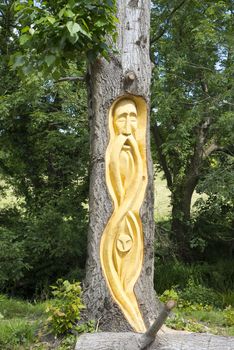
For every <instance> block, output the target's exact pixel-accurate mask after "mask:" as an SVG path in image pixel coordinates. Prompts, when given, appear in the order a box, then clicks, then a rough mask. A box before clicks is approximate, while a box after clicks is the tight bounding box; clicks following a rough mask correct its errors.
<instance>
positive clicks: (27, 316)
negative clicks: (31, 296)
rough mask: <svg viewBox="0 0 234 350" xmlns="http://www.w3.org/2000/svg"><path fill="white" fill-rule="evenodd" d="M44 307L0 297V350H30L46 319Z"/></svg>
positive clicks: (38, 304)
mask: <svg viewBox="0 0 234 350" xmlns="http://www.w3.org/2000/svg"><path fill="white" fill-rule="evenodd" d="M46 305H47V303H35V304H34V303H29V302H27V301H22V300H16V299H12V298H7V297H6V296H4V295H0V349H4V350H21V349H30V346H31V345H32V344H33V343H35V342H36V341H37V332H38V330H39V328H40V326H41V324H42V323H43V321H44V320H45V318H46V314H45V309H46Z"/></svg>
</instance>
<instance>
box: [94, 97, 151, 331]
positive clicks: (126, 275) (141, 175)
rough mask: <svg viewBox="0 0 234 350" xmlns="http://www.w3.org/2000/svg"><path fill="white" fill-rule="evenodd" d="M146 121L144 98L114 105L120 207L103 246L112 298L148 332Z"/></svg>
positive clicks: (112, 181) (110, 163)
mask: <svg viewBox="0 0 234 350" xmlns="http://www.w3.org/2000/svg"><path fill="white" fill-rule="evenodd" d="M146 124H147V105H146V102H145V101H144V99H142V98H141V97H137V96H132V95H127V96H124V97H121V98H120V99H118V100H117V101H115V102H114V103H113V105H112V107H111V108H110V111H109V131H110V141H109V145H108V147H107V151H106V158H105V161H106V183H107V187H108V190H109V193H110V195H111V198H112V200H113V203H114V210H113V213H112V215H111V217H110V219H109V221H108V223H107V225H106V227H105V230H104V232H103V235H102V239H101V245H100V257H101V265H102V269H103V274H104V276H105V279H106V282H107V285H108V287H109V289H110V292H111V294H112V297H113V298H114V300H115V301H116V303H117V304H118V305H119V307H120V308H121V310H122V312H123V314H124V316H125V318H126V319H127V320H128V322H129V323H130V324H131V326H132V327H133V329H134V330H135V331H137V332H144V331H145V324H144V321H143V318H142V315H141V312H140V310H139V306H138V303H137V299H136V296H135V293H134V286H135V283H136V281H137V279H138V278H139V275H140V272H141V269H142V264H143V254H144V239H143V231H142V223H141V219H140V215H139V211H140V207H141V205H142V202H143V199H144V195H145V190H146V186H147V164H146V140H145V138H146Z"/></svg>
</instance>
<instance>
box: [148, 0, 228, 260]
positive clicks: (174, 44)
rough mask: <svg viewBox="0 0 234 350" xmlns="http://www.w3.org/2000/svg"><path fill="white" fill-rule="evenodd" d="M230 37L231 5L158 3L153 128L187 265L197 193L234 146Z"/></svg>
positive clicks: (180, 249) (175, 232) (175, 237)
mask: <svg viewBox="0 0 234 350" xmlns="http://www.w3.org/2000/svg"><path fill="white" fill-rule="evenodd" d="M162 19H163V22H162ZM231 33H233V2H232V1H225V2H222V1H219V2H215V3H214V2H213V1H206V2H205V3H204V2H201V1H173V2H171V1H170V2H168V1H164V0H162V1H155V2H154V6H153V8H152V37H151V42H152V45H151V56H152V58H153V61H154V63H155V68H154V71H153V84H152V109H151V111H152V131H153V135H154V140H155V145H156V152H157V159H158V162H159V164H160V169H162V170H163V172H164V175H165V178H166V181H167V185H168V188H169V189H170V190H171V203H172V222H171V231H172V238H173V240H174V242H175V243H176V244H177V249H178V253H179V256H180V257H182V258H183V259H185V260H187V261H188V260H190V259H191V253H190V252H189V251H190V240H191V198H192V194H193V193H194V190H195V188H196V186H197V184H198V182H199V180H200V179H201V178H203V177H204V176H205V174H206V173H207V171H209V172H210V171H211V169H212V167H211V163H212V156H213V154H216V157H217V155H218V154H221V152H225V151H228V147H229V146H230V140H231V125H232V124H233V118H232V114H233V101H232V96H233V83H232V80H231V78H230V77H231V74H232V73H231V72H233V40H232V34H231ZM224 135H225V137H223V136H224ZM217 152H219V153H217ZM229 153H230V152H229ZM220 164H221V163H220ZM208 169H210V170H208Z"/></svg>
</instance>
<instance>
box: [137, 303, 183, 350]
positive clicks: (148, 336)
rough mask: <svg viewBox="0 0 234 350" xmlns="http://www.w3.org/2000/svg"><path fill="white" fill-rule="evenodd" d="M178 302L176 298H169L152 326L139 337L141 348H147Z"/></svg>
mask: <svg viewBox="0 0 234 350" xmlns="http://www.w3.org/2000/svg"><path fill="white" fill-rule="evenodd" d="M175 305H176V302H175V301H174V300H169V301H168V302H167V303H166V304H165V305H164V307H163V310H162V311H161V313H160V314H159V316H158V318H157V319H156V320H155V321H154V323H153V324H152V325H151V326H150V328H149V329H148V330H147V331H146V332H145V333H144V334H143V335H142V336H141V338H140V339H139V346H140V349H141V350H144V349H146V347H147V346H148V345H150V344H151V343H152V342H153V341H154V340H155V337H156V335H157V333H158V331H159V329H160V328H161V327H162V325H163V324H164V322H165V321H166V319H167V317H168V316H169V314H170V312H171V310H172V309H173V308H174V307H175Z"/></svg>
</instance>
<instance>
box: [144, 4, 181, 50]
mask: <svg viewBox="0 0 234 350" xmlns="http://www.w3.org/2000/svg"><path fill="white" fill-rule="evenodd" d="M186 1H187V0H182V1H181V2H180V3H179V4H178V5H177V6H176V7H174V9H173V10H172V11H171V12H170V13H169V15H168V17H167V18H166V22H167V23H166V25H165V26H164V28H161V29H160V30H159V31H158V33H157V34H156V37H155V38H153V39H152V40H151V44H154V43H155V42H156V41H157V40H159V39H160V38H161V37H162V36H163V34H164V33H165V32H166V30H167V28H168V25H169V20H170V19H171V18H172V17H173V15H174V14H175V12H176V11H177V10H179V9H180V8H181V7H182V6H183V5H184V3H185V2H186Z"/></svg>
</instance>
